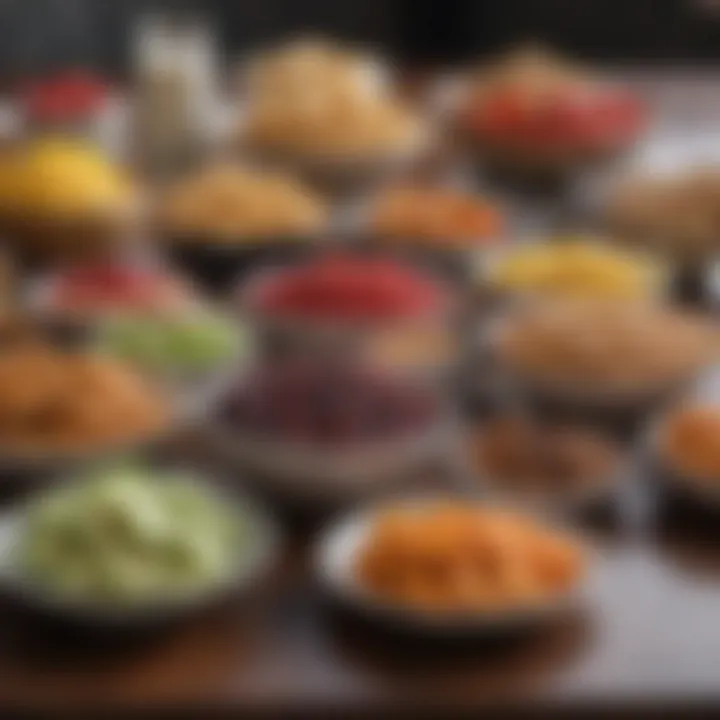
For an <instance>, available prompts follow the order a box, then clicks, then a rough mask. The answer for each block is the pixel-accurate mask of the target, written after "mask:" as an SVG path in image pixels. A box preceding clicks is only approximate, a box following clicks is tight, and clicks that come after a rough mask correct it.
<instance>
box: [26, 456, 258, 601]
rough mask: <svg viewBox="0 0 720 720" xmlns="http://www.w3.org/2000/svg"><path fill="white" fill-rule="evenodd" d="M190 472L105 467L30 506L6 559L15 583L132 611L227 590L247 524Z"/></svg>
mask: <svg viewBox="0 0 720 720" xmlns="http://www.w3.org/2000/svg"><path fill="white" fill-rule="evenodd" d="M235 510H236V508H233V507H232V506H230V507H229V506H228V504H227V503H226V502H225V501H224V500H223V499H221V497H220V496H219V495H218V494H217V493H216V492H215V491H214V490H213V489H212V488H211V487H209V486H206V485H205V484H203V483H200V482H198V481H197V480H196V479H195V478H194V477H193V476H192V474H190V473H184V474H183V473H181V472H179V471H175V472H171V471H168V470H158V469H151V468H148V467H143V466H141V465H137V466H133V465H128V466H122V465H120V466H108V467H103V468H101V469H97V470H94V471H92V472H90V473H89V474H88V475H87V476H86V477H81V478H80V479H79V480H76V481H75V482H74V483H70V484H67V485H64V486H60V487H57V488H55V489H53V490H52V491H51V492H50V493H48V494H46V495H42V496H40V497H39V498H38V499H37V500H35V501H33V502H32V503H30V505H29V507H28V509H27V515H26V517H24V518H22V521H21V524H20V532H19V537H18V541H17V546H16V548H15V551H14V553H13V555H14V557H13V565H14V573H15V575H16V576H17V578H18V581H19V582H21V583H22V584H23V585H24V586H26V587H28V588H31V589H32V590H33V592H35V593H37V594H38V595H42V596H47V597H48V598H49V599H51V600H54V601H55V602H65V603H76V604H80V605H81V606H85V607H90V608H92V607H99V608H105V609H110V608H113V609H116V610H132V609H137V608H143V607H147V606H153V605H161V604H163V603H180V602H182V601H187V600H188V599H190V598H193V597H196V596H198V595H202V594H206V593H208V592H210V591H212V590H213V589H215V588H217V587H219V586H221V585H225V584H228V582H229V581H230V580H231V579H232V578H233V577H234V576H235V575H236V568H238V567H241V564H242V558H243V556H244V555H246V554H247V553H248V547H247V546H248V545H249V544H252V542H253V540H254V539H253V538H252V537H251V536H250V535H249V533H250V531H251V528H252V526H251V524H250V523H245V522H244V521H243V520H244V519H243V516H242V514H241V513H240V512H236V511H235Z"/></svg>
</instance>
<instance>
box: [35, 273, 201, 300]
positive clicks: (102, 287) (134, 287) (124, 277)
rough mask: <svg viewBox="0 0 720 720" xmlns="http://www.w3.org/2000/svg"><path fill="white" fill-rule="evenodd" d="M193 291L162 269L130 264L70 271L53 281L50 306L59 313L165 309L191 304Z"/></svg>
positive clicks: (50, 290) (49, 294)
mask: <svg viewBox="0 0 720 720" xmlns="http://www.w3.org/2000/svg"><path fill="white" fill-rule="evenodd" d="M190 297H191V294H190V290H189V288H187V287H186V286H185V284H184V283H183V282H182V281H181V280H179V279H178V278H176V277H173V276H171V275H167V274H165V273H163V272H162V271H160V270H156V269H153V268H148V267H142V266H138V265H133V264H126V263H99V264H91V265H82V266H78V267H74V268H70V269H68V270H66V271H64V272H61V273H59V274H58V275H57V276H55V277H54V278H52V279H51V280H50V289H49V293H48V296H47V297H46V300H47V304H48V305H49V306H51V307H52V308H53V309H55V310H67V311H83V312H85V311H90V312H93V311H103V310H161V309H171V308H173V307H178V306H180V305H184V304H185V303H188V302H189V299H190Z"/></svg>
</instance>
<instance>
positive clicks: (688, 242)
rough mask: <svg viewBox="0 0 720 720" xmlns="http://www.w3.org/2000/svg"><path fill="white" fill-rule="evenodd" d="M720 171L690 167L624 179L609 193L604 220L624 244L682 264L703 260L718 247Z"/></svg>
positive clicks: (719, 236) (714, 252) (716, 250)
mask: <svg viewBox="0 0 720 720" xmlns="http://www.w3.org/2000/svg"><path fill="white" fill-rule="evenodd" d="M718 203H720V171H718V170H717V169H714V168H691V169H686V170H681V171H679V172H675V173H667V172H666V173H655V174H646V175H641V174H638V173H636V174H635V175H634V176H631V177H625V178H622V179H621V180H620V181H618V183H617V184H616V187H614V188H613V189H612V191H611V192H610V197H609V198H608V201H607V206H606V208H605V214H606V219H607V222H608V224H609V225H610V226H611V227H612V229H613V231H614V232H616V233H617V235H618V237H619V238H622V239H623V240H625V241H626V242H628V243H631V244H636V245H640V246H642V247H646V248H648V249H651V250H653V251H656V252H658V253H660V254H661V255H664V256H666V257H669V258H671V259H672V260H673V261H675V262H676V263H680V264H681V265H693V264H698V263H701V264H702V263H704V262H706V261H707V260H708V259H709V258H711V257H713V256H714V255H716V254H717V252H718V249H720V244H719V243H720V241H719V239H718V238H720V216H719V215H718V212H717V207H718Z"/></svg>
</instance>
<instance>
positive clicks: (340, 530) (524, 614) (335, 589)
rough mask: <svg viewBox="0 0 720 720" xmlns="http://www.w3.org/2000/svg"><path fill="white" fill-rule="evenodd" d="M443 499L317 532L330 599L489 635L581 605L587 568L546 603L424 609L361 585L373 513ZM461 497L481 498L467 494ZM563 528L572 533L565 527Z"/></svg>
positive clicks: (355, 516)
mask: <svg viewBox="0 0 720 720" xmlns="http://www.w3.org/2000/svg"><path fill="white" fill-rule="evenodd" d="M443 499H445V500H447V499H448V498H438V497H416V498H412V499H407V500H405V501H401V502H399V503H397V504H395V505H392V504H385V505H383V506H373V507H370V508H365V509H360V510H357V511H355V512H353V513H351V514H350V515H348V516H346V517H344V518H343V519H341V520H340V521H339V522H338V523H337V524H335V525H333V526H332V527H330V528H329V530H327V531H325V532H324V533H323V534H322V535H321V537H320V539H319V541H318V543H317V546H316V548H315V556H314V561H315V569H316V572H317V575H318V577H319V580H320V582H321V583H322V585H323V586H324V587H325V589H326V590H328V591H329V592H330V594H331V595H332V596H333V597H334V598H335V599H337V600H339V601H340V602H341V603H343V604H344V605H346V606H348V607H350V608H351V609H353V610H355V611H357V612H359V613H361V614H362V615H365V616H367V617H369V618H372V619H374V620H376V621H379V622H381V623H383V624H386V625H389V626H391V627H392V626H395V627H396V628H398V629H402V630H406V631H412V632H416V633H420V634H423V635H427V636H430V637H438V638H439V637H464V636H467V635H476V634H477V635H494V634H497V633H503V632H508V631H512V630H518V629H523V628H527V627H531V626H535V625H537V624H541V623H545V622H548V621H551V620H554V619H557V618H559V617H560V616H562V615H563V614H566V613H568V612H570V611H572V610H573V609H574V608H575V607H577V606H579V605H581V604H582V602H583V600H584V596H585V594H586V593H585V588H586V581H587V579H588V577H589V570H590V569H591V568H590V567H588V568H587V569H586V572H585V577H584V578H583V579H582V580H580V581H578V583H577V584H576V585H575V587H574V588H573V589H572V590H570V591H569V592H566V593H563V594H561V595H558V596H557V597H555V598H553V599H552V600H550V601H548V602H543V603H539V604H534V605H532V606H523V607H517V608H514V609H512V610H508V611H485V612H477V613H463V614H443V613H429V612H423V611H421V610H412V609H409V608H407V607H404V606H399V605H396V604H393V603H389V602H385V601H383V600H381V599H378V598H377V597H376V596H374V595H373V594H372V593H370V592H369V591H368V590H366V589H365V588H363V587H362V586H361V584H360V583H359V582H358V579H357V577H356V574H355V572H354V568H355V565H356V562H357V559H358V555H359V553H360V551H361V549H362V548H363V547H364V545H365V543H366V542H367V540H368V538H369V537H370V533H371V532H372V529H373V526H374V523H375V522H376V520H377V518H378V515H379V514H380V513H381V512H383V511H385V510H387V509H388V507H400V508H402V507H417V506H422V505H426V504H428V503H435V502H438V501H441V500H443ZM466 501H467V502H477V503H480V502H481V501H479V500H471V499H467V498H466ZM483 504H484V505H487V504H488V503H483ZM493 504H495V505H498V504H497V503H493ZM565 533H566V534H568V535H569V536H570V537H575V536H574V535H572V534H571V533H567V531H565ZM577 541H578V543H580V544H581V545H582V547H584V548H585V549H586V558H587V562H588V563H592V561H593V559H594V558H593V557H592V555H593V554H594V553H591V552H590V548H589V546H588V544H587V543H586V542H585V541H583V540H581V539H579V538H577Z"/></svg>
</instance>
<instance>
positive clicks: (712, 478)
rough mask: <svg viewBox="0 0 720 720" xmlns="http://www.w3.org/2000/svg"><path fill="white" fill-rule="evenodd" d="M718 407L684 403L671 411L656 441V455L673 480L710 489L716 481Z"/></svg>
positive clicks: (719, 466)
mask: <svg viewBox="0 0 720 720" xmlns="http://www.w3.org/2000/svg"><path fill="white" fill-rule="evenodd" d="M718 430H720V407H718V406H717V405H713V404H711V403H702V402H696V403H688V404H687V405H685V406H683V407H680V408H677V409H676V410H674V411H671V412H670V413H669V415H668V416H667V417H666V418H665V419H664V420H663V422H662V423H661V426H660V432H659V435H658V437H657V438H656V448H655V449H656V452H657V453H658V454H659V459H660V461H661V463H662V464H663V465H664V467H665V468H666V469H667V470H669V471H670V472H671V473H672V474H673V475H674V476H675V477H676V478H683V479H685V480H687V481H689V482H691V483H694V484H695V486H696V487H699V489H702V488H703V487H705V489H706V490H710V491H712V490H714V488H715V486H716V483H717V482H718V479H719V478H720V447H719V446H718V442H717V438H718Z"/></svg>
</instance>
